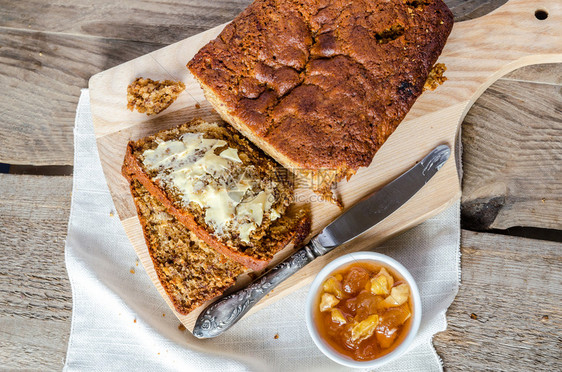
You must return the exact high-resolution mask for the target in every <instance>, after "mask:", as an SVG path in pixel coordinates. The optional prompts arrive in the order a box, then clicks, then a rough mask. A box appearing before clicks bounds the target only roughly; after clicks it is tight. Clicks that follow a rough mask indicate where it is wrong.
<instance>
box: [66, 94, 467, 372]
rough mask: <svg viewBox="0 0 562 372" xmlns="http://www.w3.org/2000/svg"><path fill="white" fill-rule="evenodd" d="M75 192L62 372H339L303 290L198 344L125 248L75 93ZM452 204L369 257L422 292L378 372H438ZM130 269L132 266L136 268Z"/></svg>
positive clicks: (86, 104)
mask: <svg viewBox="0 0 562 372" xmlns="http://www.w3.org/2000/svg"><path fill="white" fill-rule="evenodd" d="M74 136H75V139H74V141H75V146H74V147H75V153H74V184H73V190H72V206H71V211H70V221H69V225H68V236H67V239H66V250H65V258H66V267H67V270H68V275H69V277H70V282H71V285H72V298H73V310H72V327H71V331H70V339H69V342H68V352H67V356H66V363H65V366H64V370H66V371H90V370H100V371H118V370H146V371H175V370H178V371H179V370H181V371H190V370H193V371H221V372H224V371H265V370H268V371H293V370H294V371H296V370H306V371H314V370H318V371H327V370H334V371H335V370H345V369H346V368H345V367H342V366H340V365H338V364H336V363H334V362H332V361H331V360H330V359H328V358H327V357H325V356H324V355H323V354H322V353H321V352H320V351H319V350H318V349H317V348H316V346H315V345H314V343H313V341H312V339H311V338H310V336H309V334H308V331H307V329H306V325H305V317H304V305H305V299H306V295H307V289H308V286H307V287H304V288H301V289H299V290H297V291H295V292H294V293H292V294H291V295H289V296H287V297H285V298H283V299H281V300H279V301H277V302H275V303H274V304H272V305H270V306H268V307H266V308H264V309H262V310H260V311H258V312H256V313H255V314H252V315H250V316H246V317H244V318H243V319H242V320H241V321H240V322H239V323H238V324H236V325H235V326H234V327H233V328H231V329H230V330H229V331H228V332H226V333H225V334H223V335H222V336H220V337H218V338H216V339H209V340H198V339H196V338H195V337H193V336H192V335H191V333H190V332H189V331H187V330H185V329H183V328H182V327H179V325H180V322H179V321H178V320H177V319H176V318H175V316H174V315H173V313H172V312H171V311H170V310H169V309H168V307H167V305H166V303H165V302H164V301H163V299H162V298H161V297H160V295H159V294H158V292H157V291H156V289H155V288H154V286H153V284H152V282H151V281H150V279H149V277H148V275H147V274H146V273H145V271H144V269H143V268H142V265H139V264H138V260H137V258H136V254H135V251H134V249H133V247H132V245H131V244H130V243H129V241H128V239H127V237H126V235H125V232H124V230H123V228H122V226H121V223H120V221H119V219H118V217H117V215H116V212H115V207H114V204H113V201H112V199H111V196H110V194H109V190H108V187H107V184H106V181H105V178H104V175H103V172H102V168H101V164H100V160H99V158H98V151H97V148H96V142H95V136H94V129H93V124H92V118H91V113H90V99H89V93H88V90H83V91H82V94H81V96H80V101H79V103H78V109H77V113H76V126H75V129H74ZM459 241H460V212H459V203H456V204H455V205H453V206H452V207H451V208H449V209H448V210H446V211H445V212H443V213H441V214H440V215H438V216H436V217H434V218H432V219H430V220H428V221H426V222H424V223H423V224H421V225H419V226H417V227H415V228H413V229H411V230H409V231H408V232H406V233H404V234H402V235H400V236H398V237H396V238H394V239H392V240H389V241H387V242H385V243H384V244H383V245H382V246H378V247H376V248H375V250H376V251H378V252H381V253H384V254H387V255H389V256H392V257H394V258H395V259H397V260H398V261H400V262H401V263H402V264H404V266H406V268H408V270H410V272H411V273H412V275H413V276H414V278H415V279H416V282H417V284H418V286H419V288H420V291H421V297H422V306H423V319H422V322H421V327H420V330H419V334H418V336H417V337H416V339H415V342H414V344H413V345H412V348H411V349H410V350H409V351H408V352H407V353H406V354H405V355H403V356H402V357H401V358H400V359H399V360H397V361H395V362H391V363H390V364H387V365H385V366H384V368H382V369H380V370H381V371H383V370H384V371H440V370H442V365H441V360H440V358H439V356H438V355H437V353H436V352H435V350H434V349H433V346H432V344H431V339H432V337H433V335H434V334H435V333H437V332H440V331H443V330H445V328H446V326H447V323H446V318H445V311H446V310H447V308H448V307H449V305H450V304H451V302H452V301H453V299H454V297H455V295H456V293H457V290H458V286H459V278H460V267H459V264H460V251H459ZM137 265H138V266H137Z"/></svg>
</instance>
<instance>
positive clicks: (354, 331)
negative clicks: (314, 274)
mask: <svg viewBox="0 0 562 372" xmlns="http://www.w3.org/2000/svg"><path fill="white" fill-rule="evenodd" d="M412 307H413V306H412V300H411V296H410V286H409V285H408V283H406V281H404V279H403V278H401V277H399V276H398V275H397V274H396V273H395V272H393V270H391V269H390V268H389V267H386V266H383V265H381V264H377V263H372V262H362V261H358V262H354V263H352V264H349V265H347V266H345V267H343V268H340V269H338V270H336V271H335V272H333V273H332V275H331V276H329V277H328V278H327V279H326V280H325V281H324V283H323V285H322V287H321V289H320V292H319V294H318V298H317V306H316V313H315V315H314V318H315V322H316V326H317V328H318V331H319V333H320V336H321V337H322V338H323V339H324V340H326V341H327V342H328V344H329V345H330V346H331V347H332V348H334V349H335V350H336V351H337V352H339V353H340V354H343V355H345V356H348V357H349V358H351V359H354V360H358V361H364V360H373V359H376V358H379V357H381V356H383V355H385V354H388V353H390V352H391V351H392V350H394V349H395V348H396V347H397V346H398V345H399V344H400V343H401V342H402V341H403V340H404V338H405V337H406V335H407V334H408V331H409V329H410V323H411V319H412Z"/></svg>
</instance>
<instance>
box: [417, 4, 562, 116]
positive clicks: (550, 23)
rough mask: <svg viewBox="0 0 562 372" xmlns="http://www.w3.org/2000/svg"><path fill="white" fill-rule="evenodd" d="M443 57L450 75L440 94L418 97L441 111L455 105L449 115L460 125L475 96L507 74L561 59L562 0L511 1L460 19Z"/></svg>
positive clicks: (454, 27) (442, 60)
mask: <svg viewBox="0 0 562 372" xmlns="http://www.w3.org/2000/svg"><path fill="white" fill-rule="evenodd" d="M544 16H546V19H539V18H544ZM439 62H443V63H445V65H446V66H447V72H446V74H445V75H446V76H447V77H448V79H449V80H448V81H447V82H445V84H444V85H443V86H441V87H439V88H438V89H437V90H436V92H437V91H440V92H439V94H438V95H437V96H432V95H431V94H427V95H426V96H425V97H424V95H422V96H421V97H420V101H422V102H423V101H424V100H427V101H428V102H430V104H429V106H431V107H435V106H441V110H450V109H453V108H455V107H456V109H453V111H454V112H456V114H454V113H453V114H451V116H448V120H453V121H455V120H456V123H457V125H460V123H461V122H462V120H463V119H464V116H465V115H466V113H467V112H468V110H469V109H470V107H471V106H472V104H473V103H474V102H475V101H476V99H477V98H478V97H479V96H480V95H481V94H482V93H483V92H484V91H485V90H486V88H488V87H489V86H490V85H491V84H492V83H494V82H495V81H496V80H497V79H499V78H500V77H502V76H503V75H505V74H506V73H508V72H510V71H513V70H515V69H517V68H520V67H523V66H527V65H533V64H538V63H556V62H562V1H561V0H511V1H508V2H507V3H506V4H504V5H502V6H501V7H499V8H497V9H496V10H494V11H493V12H491V13H489V14H487V15H485V16H483V17H480V18H476V19H473V20H469V21H464V22H459V23H456V24H455V25H454V26H453V30H452V32H451V35H450V36H449V39H448V40H447V44H445V48H444V49H443V53H442V54H441V56H440V57H439ZM420 106H421V105H420ZM415 107H416V106H414V108H415ZM457 110H458V111H457Z"/></svg>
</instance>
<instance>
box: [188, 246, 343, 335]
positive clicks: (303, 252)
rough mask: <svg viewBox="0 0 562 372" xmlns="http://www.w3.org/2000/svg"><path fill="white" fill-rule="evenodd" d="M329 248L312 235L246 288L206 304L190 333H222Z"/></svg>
mask: <svg viewBox="0 0 562 372" xmlns="http://www.w3.org/2000/svg"><path fill="white" fill-rule="evenodd" d="M334 248H335V247H334ZM330 250H332V248H331V249H326V248H324V247H322V246H321V245H320V244H319V243H317V241H316V239H312V240H311V241H310V243H308V245H306V246H305V247H304V248H301V249H300V250H298V251H297V252H295V253H293V254H292V255H291V256H290V257H289V258H287V259H286V260H285V261H283V262H281V263H280V264H278V265H277V266H275V267H274V268H273V269H271V270H269V271H268V272H267V273H265V274H264V275H263V276H261V277H259V278H258V279H257V280H256V281H254V282H252V283H251V284H250V285H248V286H247V287H246V288H243V289H241V290H239V291H238V292H234V293H231V294H229V295H227V296H225V297H223V298H221V299H219V300H218V301H215V302H213V303H212V304H211V305H209V306H208V307H207V308H206V309H205V310H203V312H202V313H201V314H200V315H199V317H198V318H197V321H196V322H195V327H194V328H193V335H194V336H195V337H197V338H212V337H216V336H218V335H220V334H222V333H223V332H224V331H226V330H227V329H229V328H230V327H232V326H233V325H234V324H235V323H236V322H237V321H238V320H239V319H240V318H242V317H243V316H244V314H246V313H247V312H248V310H250V308H251V307H252V306H254V304H256V303H257V302H258V301H259V300H261V299H262V298H263V297H264V296H265V295H266V294H268V293H269V292H270V291H271V290H272V289H273V288H275V287H276V286H277V285H279V283H281V282H282V281H284V280H285V279H287V278H288V277H290V276H291V275H293V274H294V273H296V272H297V271H299V270H300V269H301V268H303V267H304V266H306V265H307V264H308V263H310V262H312V261H313V260H314V259H315V258H316V257H319V256H321V255H323V254H325V253H327V252H328V251H330Z"/></svg>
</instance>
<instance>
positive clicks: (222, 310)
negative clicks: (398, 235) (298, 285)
mask: <svg viewBox="0 0 562 372" xmlns="http://www.w3.org/2000/svg"><path fill="white" fill-rule="evenodd" d="M450 154H451V150H450V148H449V146H447V145H440V146H437V147H436V148H435V149H433V151H431V152H430V153H429V154H428V155H427V156H426V157H424V158H423V159H422V160H421V161H420V162H419V163H417V164H416V165H414V166H413V167H412V168H410V169H409V170H408V171H406V172H405V173H403V174H402V175H401V176H399V177H398V178H396V179H394V180H393V181H392V182H390V183H388V184H387V185H385V186H384V187H383V188H381V189H380V190H378V191H375V192H374V193H373V194H371V195H369V196H368V197H367V198H366V199H364V200H362V201H360V202H359V203H357V204H356V205H355V206H353V207H351V208H350V209H349V210H348V211H346V212H345V213H343V214H342V215H341V216H340V217H338V218H337V219H335V220H334V221H333V222H332V223H330V224H329V225H328V226H326V227H325V228H324V230H322V232H321V233H320V234H319V235H317V236H316V237H314V238H313V239H312V240H311V241H310V242H309V243H308V244H307V245H306V246H305V247H303V248H301V249H300V250H298V251H297V252H295V253H293V254H292V255H291V256H290V257H289V258H287V259H286V260H285V261H283V262H281V263H280V264H278V265H277V266H275V267H274V268H272V269H271V270H270V271H268V272H267V273H265V274H264V275H262V276H261V277H259V278H258V279H257V280H256V281H254V282H252V283H250V284H249V285H248V286H247V287H245V288H243V289H240V290H239V291H237V292H234V293H231V294H229V295H226V296H224V297H222V298H220V299H219V300H217V301H215V302H214V303H212V304H211V305H209V306H208V307H207V308H205V309H204V310H203V311H202V312H201V314H199V317H198V318H197V321H196V322H195V326H194V328H193V335H194V336H195V337H197V338H212V337H216V336H219V335H220V334H222V333H223V332H224V331H226V330H227V329H229V328H230V327H232V326H233V325H234V324H235V323H236V322H237V321H238V320H239V319H240V318H242V317H243V316H244V314H246V313H247V312H248V310H250V308H251V307H252V306H253V305H254V304H255V303H257V302H258V301H259V300H260V299H262V298H263V297H264V296H265V295H267V293H269V292H270V291H271V290H272V289H273V288H275V287H276V286H277V285H279V283H281V282H283V281H284V280H285V279H287V278H288V277H290V276H291V275H292V274H294V273H295V272H297V271H298V270H300V269H301V268H303V267H304V266H306V265H307V264H308V263H310V262H312V261H313V260H314V259H315V258H317V257H320V256H322V255H325V254H326V253H328V252H331V251H332V250H333V249H335V248H336V247H338V246H340V245H342V244H345V243H347V242H349V241H350V240H352V239H353V238H355V237H357V236H358V235H361V234H362V233H364V232H365V231H367V230H369V229H370V228H372V227H373V226H375V225H376V224H378V223H380V222H381V221H382V220H384V219H385V218H386V217H388V216H390V215H391V214H392V213H394V212H395V211H396V210H397V209H399V208H400V207H401V206H402V205H404V204H405V203H406V202H407V201H408V200H410V199H411V198H412V197H413V196H414V195H415V194H416V193H417V192H418V191H419V190H420V189H421V188H422V187H423V186H424V185H425V184H426V183H427V182H429V180H430V179H431V178H432V177H433V176H434V175H435V173H437V171H438V170H439V169H441V167H442V166H443V165H444V164H445V162H446V161H447V159H449V156H450Z"/></svg>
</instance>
